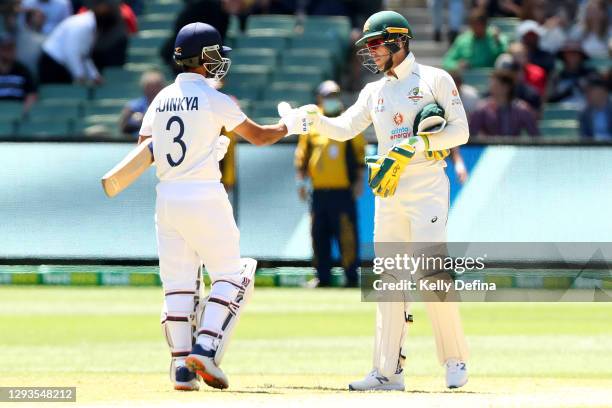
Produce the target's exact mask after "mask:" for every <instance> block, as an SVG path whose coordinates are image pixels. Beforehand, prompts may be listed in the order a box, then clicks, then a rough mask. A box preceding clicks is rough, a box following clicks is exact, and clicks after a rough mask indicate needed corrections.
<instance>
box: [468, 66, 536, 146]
mask: <svg viewBox="0 0 612 408" xmlns="http://www.w3.org/2000/svg"><path fill="white" fill-rule="evenodd" d="M514 85H515V84H514V78H513V77H512V76H511V75H508V74H506V73H503V72H499V71H495V72H493V75H491V79H490V88H489V93H490V96H489V97H488V98H487V99H485V100H484V101H483V102H482V103H481V104H480V105H479V107H478V109H476V111H475V112H474V113H473V114H472V115H471V116H470V134H471V135H473V136H520V135H521V134H522V133H523V132H526V133H527V134H528V135H530V136H537V135H539V134H540V132H539V130H538V126H537V123H536V116H535V114H534V113H533V112H532V110H531V109H530V108H529V106H528V105H527V104H526V103H525V102H523V101H521V100H519V99H517V98H515V97H514Z"/></svg>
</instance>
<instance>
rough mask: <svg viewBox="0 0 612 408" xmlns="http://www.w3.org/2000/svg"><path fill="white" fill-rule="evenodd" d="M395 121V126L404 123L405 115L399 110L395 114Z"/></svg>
mask: <svg viewBox="0 0 612 408" xmlns="http://www.w3.org/2000/svg"><path fill="white" fill-rule="evenodd" d="M393 123H395V126H399V125H401V124H402V123H404V116H403V115H402V114H401V113H399V112H397V113H396V114H395V115H393Z"/></svg>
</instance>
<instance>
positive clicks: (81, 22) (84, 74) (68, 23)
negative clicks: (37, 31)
mask: <svg viewBox="0 0 612 408" xmlns="http://www.w3.org/2000/svg"><path fill="white" fill-rule="evenodd" d="M95 39H96V17H95V16H94V13H93V11H91V10H90V11H87V12H85V13H81V14H75V15H73V16H70V17H68V18H67V19H65V20H63V21H62V22H61V23H60V24H59V25H58V26H57V27H56V28H55V30H53V32H52V33H51V35H49V37H48V38H47V40H46V41H45V42H44V43H43V50H44V51H45V52H46V53H47V54H48V55H49V56H50V57H51V58H53V59H54V60H55V61H57V62H58V63H60V64H62V65H63V66H65V67H66V69H68V71H70V73H71V74H72V78H73V79H77V78H88V79H95V78H96V77H97V76H99V73H98V70H97V69H96V66H95V65H94V63H93V61H92V60H91V52H92V49H93V46H94V41H95Z"/></svg>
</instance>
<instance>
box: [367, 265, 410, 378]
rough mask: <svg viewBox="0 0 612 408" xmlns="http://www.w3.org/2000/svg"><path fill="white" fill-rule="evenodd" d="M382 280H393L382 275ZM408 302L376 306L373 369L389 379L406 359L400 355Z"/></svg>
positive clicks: (385, 303) (386, 275) (404, 333)
mask: <svg viewBox="0 0 612 408" xmlns="http://www.w3.org/2000/svg"><path fill="white" fill-rule="evenodd" d="M382 278H383V280H385V281H389V280H395V281H397V278H396V277H395V276H393V275H391V274H386V273H385V274H383V275H382ZM409 307H410V303H409V302H378V303H377V306H376V335H375V337H374V361H373V367H374V368H375V369H377V370H378V373H379V374H382V375H384V376H385V377H389V376H391V375H393V374H395V373H397V372H401V370H402V368H403V366H404V361H405V359H406V357H405V356H404V355H403V353H402V349H403V347H404V341H405V339H406V335H407V331H408V324H407V323H408V320H409V314H408V311H409Z"/></svg>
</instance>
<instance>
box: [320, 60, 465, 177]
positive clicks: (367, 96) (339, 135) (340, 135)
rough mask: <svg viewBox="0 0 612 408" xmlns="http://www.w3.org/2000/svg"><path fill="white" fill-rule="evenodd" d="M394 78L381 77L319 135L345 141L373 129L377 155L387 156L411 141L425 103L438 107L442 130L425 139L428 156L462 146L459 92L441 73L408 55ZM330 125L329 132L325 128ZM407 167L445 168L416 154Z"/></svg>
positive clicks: (323, 123) (462, 113)
mask: <svg viewBox="0 0 612 408" xmlns="http://www.w3.org/2000/svg"><path fill="white" fill-rule="evenodd" d="M394 72H395V74H396V75H397V78H396V77H395V76H393V75H388V74H387V75H384V76H383V77H382V78H381V79H379V80H378V81H375V82H372V83H369V84H367V85H366V86H365V87H364V89H363V90H362V91H361V93H360V94H359V98H358V99H357V102H355V104H354V105H352V106H351V107H350V108H348V109H347V110H346V112H344V113H343V114H342V115H340V116H339V117H337V118H330V119H327V120H322V121H321V133H324V134H325V135H326V136H328V137H330V138H332V139H336V140H347V139H350V138H352V137H354V136H355V135H357V134H359V133H361V132H363V131H364V130H365V129H366V128H367V127H368V126H369V125H370V124H373V125H374V130H375V132H376V137H377V139H378V152H379V154H386V153H387V152H388V151H389V150H390V149H391V148H392V147H393V146H394V145H396V144H399V143H401V142H403V141H405V140H407V139H408V138H410V137H411V136H413V133H412V130H413V129H412V128H413V123H414V119H415V117H416V115H417V114H418V113H419V112H420V111H421V109H423V107H425V105H428V104H430V103H434V102H436V103H438V104H439V105H440V106H441V107H442V108H443V109H444V111H445V119H446V121H447V125H446V128H445V129H444V130H443V131H441V132H440V133H437V134H435V135H431V136H430V137H429V141H430V148H429V150H430V151H435V150H443V149H450V148H452V147H455V146H458V145H461V144H464V143H465V142H466V141H467V139H468V137H469V127H468V122H467V117H466V114H465V110H464V108H463V104H462V102H461V99H460V97H459V92H458V90H457V87H456V86H455V83H454V81H453V79H452V78H451V76H450V75H449V74H448V73H447V72H446V71H444V70H442V69H439V68H435V67H431V66H427V65H421V64H418V63H417V62H416V61H415V58H414V55H413V54H412V53H409V54H408V55H407V56H406V59H405V60H404V61H402V63H401V64H399V65H398V66H397V67H396V68H395V70H394ZM330 125H331V126H330ZM410 165H411V166H412V165H422V166H429V165H432V166H435V165H444V163H443V162H440V163H436V162H433V161H431V160H427V158H426V157H425V154H424V153H418V154H417V155H415V157H414V158H413V159H412V161H411V162H410Z"/></svg>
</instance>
